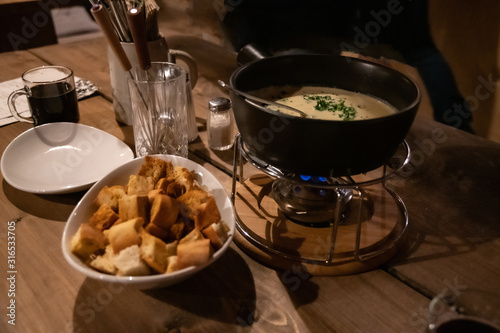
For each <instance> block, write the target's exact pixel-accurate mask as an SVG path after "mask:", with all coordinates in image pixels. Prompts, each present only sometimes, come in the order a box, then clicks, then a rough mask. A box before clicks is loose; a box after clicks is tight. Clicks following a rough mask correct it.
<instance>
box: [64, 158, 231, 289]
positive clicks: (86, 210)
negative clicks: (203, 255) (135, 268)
mask: <svg viewBox="0 0 500 333" xmlns="http://www.w3.org/2000/svg"><path fill="white" fill-rule="evenodd" d="M155 156H156V157H159V158H162V159H164V160H166V161H170V162H172V164H173V165H174V166H183V167H185V168H187V169H188V170H190V171H193V172H194V174H195V177H196V180H197V181H198V183H199V184H200V185H201V186H203V188H205V189H206V190H208V191H210V192H211V193H212V194H213V196H214V197H215V201H216V203H217V207H218V208H219V211H220V213H221V218H222V220H223V221H224V222H225V223H226V224H227V226H228V227H229V229H230V231H229V239H228V240H227V241H226V243H225V244H224V245H223V247H222V248H220V249H219V250H218V251H217V252H215V253H214V255H213V256H212V258H211V259H210V260H209V261H208V262H207V263H205V264H204V265H200V266H196V267H194V266H193V267H188V268H185V269H182V270H179V271H177V272H173V273H170V274H156V275H148V276H134V277H130V276H115V275H109V274H103V273H100V272H98V271H96V270H93V269H92V268H90V267H88V266H87V265H85V264H84V263H83V262H82V261H81V260H80V259H79V258H78V257H77V256H75V255H74V254H73V253H71V238H72V237H73V235H74V234H75V233H76V232H77V230H78V228H79V227H80V224H82V223H86V222H88V221H89V219H90V217H91V216H92V214H93V213H94V212H95V211H96V210H97V206H96V204H95V203H94V200H95V198H96V196H97V194H98V193H99V191H100V190H101V189H102V188H103V187H104V186H106V185H107V186H112V185H126V184H127V182H128V180H129V176H130V175H132V174H137V172H138V171H139V169H140V168H141V166H142V164H143V163H144V157H140V158H136V159H135V160H133V161H130V162H128V163H126V164H124V165H122V166H120V167H118V168H117V169H116V170H113V171H112V172H111V173H110V174H108V175H107V176H105V177H104V178H102V179H101V180H100V181H98V182H97V183H96V184H95V185H94V186H92V188H91V189H90V190H89V191H88V192H87V193H86V194H85V195H84V196H83V198H82V199H81V200H80V202H79V203H78V205H77V206H76V207H75V209H74V210H73V212H72V213H71V215H70V217H69V219H68V222H67V223H66V226H65V228H64V233H63V237H62V251H63V254H64V258H65V259H66V261H67V262H68V263H69V264H70V265H71V266H72V267H74V268H76V269H77V270H78V271H80V272H81V273H83V274H85V275H86V276H88V277H89V278H93V279H97V280H101V281H106V282H114V283H120V284H124V285H129V286H133V287H136V288H139V289H152V288H160V287H166V286H170V285H172V284H175V283H178V282H180V281H182V280H184V279H187V278H188V277H190V276H192V275H194V274H195V273H197V272H199V271H201V270H202V269H203V268H205V267H207V266H208V265H211V264H212V263H213V262H214V261H216V260H217V259H219V258H220V257H221V256H222V254H223V253H224V252H225V251H226V250H227V248H228V247H229V244H230V243H231V241H232V239H233V235H234V227H235V220H234V219H235V216H234V208H233V205H232V204H231V200H230V199H229V196H228V195H227V193H226V191H225V190H224V188H223V187H222V185H221V183H219V181H218V180H217V178H215V176H214V175H212V174H211V173H210V172H209V171H208V170H207V169H205V168H204V167H202V166H201V165H199V164H197V163H195V162H193V161H191V160H188V159H186V158H183V157H179V156H173V155H155Z"/></svg>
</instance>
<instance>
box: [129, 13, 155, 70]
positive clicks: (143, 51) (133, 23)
mask: <svg viewBox="0 0 500 333" xmlns="http://www.w3.org/2000/svg"><path fill="white" fill-rule="evenodd" d="M127 20H128V24H129V26H130V32H131V33H132V41H133V42H134V45H135V51H136V53H137V58H138V60H139V66H140V67H141V69H144V70H148V69H149V68H151V59H150V57H149V50H148V44H147V41H146V38H147V37H146V21H145V18H144V11H143V10H142V9H140V10H139V9H137V8H132V9H130V10H129V11H128V12H127Z"/></svg>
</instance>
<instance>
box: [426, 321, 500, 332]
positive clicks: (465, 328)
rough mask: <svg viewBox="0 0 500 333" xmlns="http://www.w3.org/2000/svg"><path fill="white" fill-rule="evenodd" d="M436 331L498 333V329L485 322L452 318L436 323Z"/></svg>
mask: <svg viewBox="0 0 500 333" xmlns="http://www.w3.org/2000/svg"><path fill="white" fill-rule="evenodd" d="M434 332H436V333H500V331H499V330H498V329H497V328H496V327H493V326H491V325H489V324H487V323H483V322H480V321H476V320H473V319H467V318H460V319H452V320H450V321H446V322H444V323H442V324H440V325H438V326H437V327H436V329H435V331H434Z"/></svg>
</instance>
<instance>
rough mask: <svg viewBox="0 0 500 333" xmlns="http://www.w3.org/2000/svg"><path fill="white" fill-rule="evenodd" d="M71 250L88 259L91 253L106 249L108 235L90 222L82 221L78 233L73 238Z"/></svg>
mask: <svg viewBox="0 0 500 333" xmlns="http://www.w3.org/2000/svg"><path fill="white" fill-rule="evenodd" d="M70 246H71V252H73V253H74V254H75V255H77V256H79V257H80V258H82V259H84V260H87V259H89V257H90V255H91V254H94V253H96V252H98V251H99V250H104V248H105V247H106V237H105V236H104V234H103V233H102V231H100V230H98V229H97V228H95V227H93V226H91V225H90V224H88V223H82V224H81V225H80V227H79V228H78V231H77V232H76V234H74V235H73V237H72V238H71V243H70Z"/></svg>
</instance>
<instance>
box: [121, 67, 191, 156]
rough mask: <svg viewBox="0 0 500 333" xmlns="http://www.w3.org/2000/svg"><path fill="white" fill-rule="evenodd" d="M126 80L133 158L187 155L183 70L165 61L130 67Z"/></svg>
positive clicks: (184, 78) (184, 73)
mask: <svg viewBox="0 0 500 333" xmlns="http://www.w3.org/2000/svg"><path fill="white" fill-rule="evenodd" d="M130 73H131V77H129V79H128V85H129V91H130V101H131V104H132V110H133V113H132V114H133V128H134V141H135V151H136V155H137V157H142V156H146V155H154V154H168V155H178V156H182V157H187V155H188V130H187V110H186V107H187V99H186V72H185V71H184V69H182V67H180V66H178V65H176V64H173V63H169V62H152V63H151V68H150V69H148V70H142V69H140V67H138V66H137V67H133V68H132V70H131V72H130Z"/></svg>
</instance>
